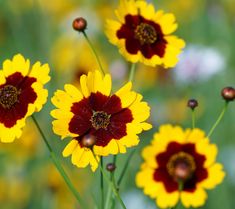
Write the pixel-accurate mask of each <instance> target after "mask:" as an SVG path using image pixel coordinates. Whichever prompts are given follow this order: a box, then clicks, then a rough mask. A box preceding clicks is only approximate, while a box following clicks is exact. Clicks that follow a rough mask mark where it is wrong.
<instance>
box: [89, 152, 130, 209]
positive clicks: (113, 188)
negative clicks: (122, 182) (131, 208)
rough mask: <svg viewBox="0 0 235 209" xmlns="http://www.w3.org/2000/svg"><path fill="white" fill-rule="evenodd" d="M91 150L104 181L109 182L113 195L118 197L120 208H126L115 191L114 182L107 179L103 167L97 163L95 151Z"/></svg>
mask: <svg viewBox="0 0 235 209" xmlns="http://www.w3.org/2000/svg"><path fill="white" fill-rule="evenodd" d="M91 152H92V154H93V157H94V159H95V160H96V162H97V163H98V166H99V168H100V170H101V172H102V173H103V176H104V179H105V181H107V183H108V184H109V186H110V187H111V188H112V190H113V193H114V195H115V196H116V198H117V199H118V201H119V202H120V204H121V206H122V208H123V209H127V208H126V206H125V204H124V202H123V201H122V199H121V197H120V195H119V193H118V191H117V188H116V186H115V184H113V182H112V181H110V180H109V177H108V176H107V175H106V173H105V171H104V170H103V168H102V167H101V165H100V164H99V162H98V160H97V158H96V156H95V153H94V152H93V150H91Z"/></svg>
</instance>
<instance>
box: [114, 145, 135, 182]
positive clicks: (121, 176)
mask: <svg viewBox="0 0 235 209" xmlns="http://www.w3.org/2000/svg"><path fill="white" fill-rule="evenodd" d="M135 151H136V149H133V150H132V151H131V153H130V155H129V157H128V158H127V161H126V163H125V165H124V167H123V169H122V172H121V175H120V177H119V179H118V182H117V185H118V186H119V185H120V184H121V182H122V179H123V177H124V175H125V173H126V170H127V168H128V165H129V163H130V161H131V159H132V157H133V155H134V153H135Z"/></svg>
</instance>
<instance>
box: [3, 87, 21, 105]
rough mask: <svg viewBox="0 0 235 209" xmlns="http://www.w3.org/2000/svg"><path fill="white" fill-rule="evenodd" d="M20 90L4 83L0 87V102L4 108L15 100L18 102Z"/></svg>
mask: <svg viewBox="0 0 235 209" xmlns="http://www.w3.org/2000/svg"><path fill="white" fill-rule="evenodd" d="M19 93H20V91H19V90H18V89H17V88H16V87H15V86H12V85H6V86H4V87H3V88H1V89H0V104H1V105H2V107H3V108H5V109H10V108H11V107H12V106H13V105H14V104H15V103H16V102H18V95H19Z"/></svg>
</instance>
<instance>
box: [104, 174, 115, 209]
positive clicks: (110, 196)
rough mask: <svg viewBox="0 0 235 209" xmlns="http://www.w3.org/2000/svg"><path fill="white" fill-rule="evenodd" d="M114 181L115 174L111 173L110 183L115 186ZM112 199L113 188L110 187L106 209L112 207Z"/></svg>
mask: <svg viewBox="0 0 235 209" xmlns="http://www.w3.org/2000/svg"><path fill="white" fill-rule="evenodd" d="M113 179H114V173H113V172H112V173H110V181H112V182H113V184H114V185H115V183H114V181H113ZM111 198H112V188H111V187H109V189H108V193H107V199H106V202H105V209H109V208H110V207H109V205H110V200H111Z"/></svg>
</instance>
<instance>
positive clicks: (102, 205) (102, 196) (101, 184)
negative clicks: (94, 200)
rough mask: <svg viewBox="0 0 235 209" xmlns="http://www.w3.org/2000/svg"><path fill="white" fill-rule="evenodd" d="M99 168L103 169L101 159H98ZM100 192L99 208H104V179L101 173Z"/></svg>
mask: <svg viewBox="0 0 235 209" xmlns="http://www.w3.org/2000/svg"><path fill="white" fill-rule="evenodd" d="M100 166H101V168H102V169H103V168H104V167H103V166H104V162H103V157H102V156H101V157H100ZM100 190H101V208H104V177H103V173H102V172H100Z"/></svg>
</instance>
